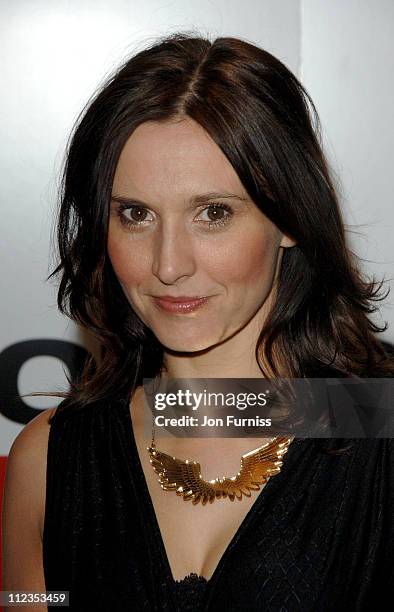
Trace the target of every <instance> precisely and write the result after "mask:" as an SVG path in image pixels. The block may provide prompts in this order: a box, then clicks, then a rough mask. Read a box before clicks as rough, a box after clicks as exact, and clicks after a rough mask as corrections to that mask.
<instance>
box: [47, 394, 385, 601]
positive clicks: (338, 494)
mask: <svg viewBox="0 0 394 612" xmlns="http://www.w3.org/2000/svg"><path fill="white" fill-rule="evenodd" d="M128 402H129V398H125V399H122V400H116V401H114V402H112V403H111V404H108V403H107V404H105V405H104V404H102V405H101V404H100V405H98V404H96V405H94V406H93V405H92V406H91V407H85V408H84V409H82V410H80V411H78V412H72V411H69V412H68V411H67V410H66V411H64V412H60V413H59V412H58V411H57V412H56V415H55V418H54V421H53V422H52V425H51V430H50V435H49V445H48V465H47V494H46V495H47V496H46V512H45V523H44V535H43V560H44V573H45V581H46V589H47V590H48V591H49V590H63V591H64V590H68V591H69V592H70V608H69V609H70V610H80V611H84V612H85V611H89V610H97V611H99V610H105V611H108V612H109V611H111V612H112V611H122V612H123V611H124V612H126V611H130V612H134V611H139V610H152V611H153V610H155V611H156V610H157V611H166V612H176V611H178V610H179V611H188V610H190V611H193V612H199V611H203V610H204V611H205V610H209V611H211V612H213V611H215V612H217V611H221V610H224V611H233V610H234V611H236V610H243V611H248V612H250V611H255V610H256V611H257V610H259V611H274V612H286V611H289V612H294V611H298V610H300V611H302V612H308V611H311V612H312V611H313V612H320V611H325V612H326V611H327V612H333V611H335V612H338V611H342V610H343V611H346V612H351V611H358V610H375V609H376V606H377V605H379V604H378V602H380V601H381V600H382V599H383V598H384V597H386V601H390V599H391V600H392V598H393V596H394V515H393V514H394V513H393V508H394V504H393V497H394V446H393V442H392V440H389V439H380V440H369V439H356V440H322V439H311V440H306V439H302V440H301V439H296V440H294V441H293V442H292V443H291V444H290V447H289V450H288V452H287V454H286V455H285V457H284V463H283V466H282V469H281V471H280V473H279V474H278V475H276V476H275V477H273V478H271V479H270V480H269V482H268V483H267V485H266V486H265V487H264V488H263V489H262V490H261V491H260V493H256V495H258V499H257V500H256V502H255V503H254V505H253V506H252V507H251V509H250V511H249V513H248V514H247V516H246V517H245V519H244V520H243V522H242V524H241V525H240V527H239V529H238V531H237V533H236V534H235V536H234V537H233V539H232V541H231V543H230V544H229V546H228V548H227V549H226V551H225V553H224V555H223V556H222V558H221V560H220V562H219V564H218V566H217V568H216V570H215V572H214V574H213V576H212V578H211V579H210V580H209V581H207V580H205V579H204V578H202V577H198V576H196V575H189V576H188V577H186V578H185V579H184V580H183V581H179V582H175V581H174V580H173V578H172V574H171V569H170V566H169V562H168V559H167V556H166V552H165V548H164V545H163V540H162V537H161V534H160V529H159V526H158V523H157V520H156V516H155V513H154V508H153V504H152V501H151V498H150V495H149V491H148V487H147V484H146V481H145V476H144V473H143V470H142V466H141V463H140V460H139V455H138V451H137V447H136V443H135V439H134V435H133V428H132V422H131V417H130V412H129V405H128ZM348 444H351V445H352V446H351V447H350V448H349V450H348V451H346V452H345V454H342V455H327V454H324V453H322V449H323V447H325V448H327V447H331V448H337V447H338V445H340V446H341V447H343V446H347V445H348ZM158 486H159V485H158ZM185 503H186V502H185ZM227 503H231V502H227ZM233 503H242V502H238V501H237V500H235V501H234V502H233ZM186 545H187V543H186V542H181V541H180V542H179V546H186ZM48 609H49V610H51V609H55V608H54V607H52V606H50V607H49V608H48ZM56 609H58V608H56Z"/></svg>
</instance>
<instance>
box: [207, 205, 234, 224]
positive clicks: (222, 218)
mask: <svg viewBox="0 0 394 612" xmlns="http://www.w3.org/2000/svg"><path fill="white" fill-rule="evenodd" d="M204 213H207V214H208V219H202V220H199V221H198V222H199V223H201V222H202V223H204V224H207V226H208V229H212V228H215V227H220V226H223V225H226V223H228V222H229V221H230V219H231V217H232V216H233V214H234V213H233V210H232V209H231V207H230V206H228V205H227V204H223V203H222V202H221V203H220V204H210V205H209V206H207V207H206V208H204V210H203V211H202V214H204Z"/></svg>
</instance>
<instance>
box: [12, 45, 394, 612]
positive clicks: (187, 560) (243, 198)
mask: <svg viewBox="0 0 394 612" xmlns="http://www.w3.org/2000/svg"><path fill="white" fill-rule="evenodd" d="M63 187H64V188H63V192H62V199H61V208H60V216H59V221H58V243H59V256H60V261H59V265H58V267H57V268H56V270H55V271H54V272H53V274H58V275H59V276H60V287H59V294H58V304H59V308H60V310H61V311H62V312H63V313H65V314H67V315H68V316H70V317H71V318H72V319H73V320H74V321H76V322H77V323H79V324H80V325H81V326H82V327H83V328H85V329H87V330H89V331H90V332H92V333H93V334H94V335H95V336H96V338H97V339H98V340H99V342H100V345H101V347H102V350H101V359H100V362H99V363H98V364H95V363H94V362H93V361H92V360H91V361H89V362H88V363H87V365H86V367H85V370H84V373H83V376H82V378H81V380H80V381H76V382H75V383H74V384H73V385H72V387H71V390H70V392H69V393H68V394H67V396H66V398H65V399H64V401H63V402H62V404H61V405H60V407H59V408H58V409H57V410H51V411H49V413H50V414H49V415H48V411H45V412H44V413H43V414H40V415H39V416H38V417H36V418H35V419H34V420H33V421H31V422H30V423H29V424H28V425H27V426H26V428H25V429H24V430H23V432H22V433H21V434H20V435H19V436H18V438H17V440H16V442H15V443H14V446H13V448H12V451H11V453H10V459H9V467H8V476H7V485H6V502H5V532H6V533H5V557H6V560H5V585H6V586H5V587H4V588H7V589H10V590H11V589H20V590H23V589H24V590H33V589H34V590H37V591H45V590H61V591H65V590H69V591H70V608H71V609H72V610H90V609H92V610H93V609H94V610H109V609H111V610H129V609H130V610H168V611H170V610H171V611H172V610H178V609H179V610H193V611H196V610H200V609H201V610H222V609H223V610H274V611H275V610H289V611H293V610H303V611H306V610H313V611H317V610H334V609H335V610H369V609H371V606H372V605H373V603H375V602H376V598H377V596H378V595H381V596H383V595H389V594H393V586H392V583H393V563H392V556H393V555H392V551H393V535H394V530H393V525H392V522H391V521H390V512H392V505H390V503H391V502H392V493H391V492H390V486H392V484H393V470H392V468H393V449H392V443H391V440H388V439H380V440H372V439H354V440H321V439H320V440H319V439H309V440H307V439H295V440H291V439H288V440H287V443H286V444H285V448H282V451H283V452H282V451H281V450H280V449H278V447H275V448H274V450H275V449H276V450H275V452H277V453H278V454H277V456H278V457H279V458H280V457H283V460H282V466H281V469H280V471H279V472H277V473H273V474H272V476H271V477H270V478H269V479H268V482H267V484H265V485H264V486H263V487H262V489H261V490H260V493H258V494H257V493H253V494H252V495H250V496H249V497H248V496H246V495H244V496H243V497H242V499H240V500H239V501H240V503H238V501H235V502H234V503H230V502H229V500H228V499H227V500H226V499H220V498H219V499H217V500H215V502H214V503H208V504H201V503H196V504H194V503H193V504H192V503H187V502H185V500H183V499H182V496H179V495H175V493H174V491H171V490H170V491H168V490H163V488H162V487H160V486H159V484H158V477H157V474H156V472H155V470H154V469H152V465H153V463H152V464H151V462H150V459H152V455H151V454H148V453H147V451H146V447H147V442H149V439H147V437H146V435H145V432H144V428H143V407H144V390H143V379H144V378H155V377H157V378H158V379H160V376H162V377H163V376H165V377H170V378H262V377H266V378H280V377H284V378H286V377H288V378H297V377H299V378H303V377H348V376H352V375H356V376H362V377H372V376H373V377H381V376H382V377H388V376H392V372H393V369H394V367H393V363H392V361H391V360H390V359H389V357H388V355H387V354H386V353H385V351H384V349H383V347H382V345H381V344H380V343H379V341H378V340H377V337H376V335H375V334H376V333H377V332H380V331H382V329H380V328H379V327H378V326H377V325H376V324H374V323H373V322H372V321H371V320H370V319H369V318H368V317H369V315H370V314H371V313H373V312H374V311H375V310H376V306H374V304H373V302H374V301H376V300H379V299H383V298H382V297H381V296H380V295H379V289H380V287H381V286H378V287H376V286H375V284H374V283H368V282H367V281H365V280H364V279H363V277H362V275H361V273H360V271H359V269H358V267H357V262H356V260H355V258H354V256H353V255H352V254H351V252H350V251H349V249H348V247H347V244H346V239H345V233H344V227H343V222H342V218H341V215H340V211H339V206H338V202H337V198H336V194H335V190H334V187H333V184H332V182H331V179H330V176H329V171H328V169H327V163H326V161H325V159H324V156H323V153H322V150H321V147H320V144H319V137H318V119H317V115H316V111H315V109H314V106H313V103H312V102H311V100H310V98H309V96H308V94H307V93H306V92H305V90H304V89H303V87H302V86H301V84H300V83H299V82H298V80H297V79H296V78H295V77H294V76H293V75H292V74H291V73H290V72H289V70H287V68H286V67H285V66H284V65H283V64H281V63H280V62H279V61H278V60H277V59H275V58H274V57H273V56H272V55H270V54H269V53H267V52H266V51H263V50H262V49H259V48H257V47H255V46H253V45H252V44H250V43H247V42H244V41H241V40H238V39H235V38H218V39H216V40H215V41H214V42H210V41H209V40H206V39H204V38H200V37H198V36H193V35H190V36H189V35H187V34H175V35H173V36H169V37H167V38H166V39H164V40H160V41H158V42H157V43H155V44H153V45H152V46H151V47H150V48H147V49H146V50H144V51H142V52H140V53H138V54H137V55H135V56H134V57H132V58H131V59H130V60H129V61H127V62H126V63H125V65H124V66H123V67H121V69H120V70H119V71H118V72H117V73H116V74H115V75H114V76H113V78H111V80H110V81H109V82H108V83H107V84H106V85H105V86H104V87H103V88H102V89H101V91H100V92H99V93H98V94H97V95H96V97H95V98H94V99H93V101H92V102H91V103H90V104H89V105H88V107H87V109H86V110H85V111H84V113H83V115H82V117H81V118H80V120H79V122H78V125H77V127H76V130H75V132H74V134H73V137H72V140H71V143H70V146H69V150H68V157H67V164H66V167H65V172H64V184H63ZM48 416H51V419H50V422H48ZM270 440H271V439H270V438H264V439H261V440H259V441H258V444H259V447H260V446H262V447H264V448H266V446H264V445H267V444H268V443H269V441H270ZM158 446H159V448H160V451H162V452H163V453H166V454H168V455H171V456H175V457H177V458H181V459H182V458H184V459H186V458H188V459H192V460H195V461H198V462H199V463H200V464H201V465H203V468H204V469H203V471H204V478H205V479H206V480H208V479H213V478H215V477H216V476H217V475H218V474H223V473H236V472H237V470H238V469H239V466H240V457H241V455H244V454H246V453H248V452H250V451H251V450H253V449H255V448H256V440H250V439H248V438H242V439H234V438H219V439H215V440H214V441H213V440H212V439H209V438H208V439H204V438H180V437H179V438H171V439H163V440H160V442H159V444H158ZM286 450H287V452H285V451H286ZM284 453H285V454H284ZM45 470H46V471H45ZM392 490H393V489H392V488H391V491H392ZM27 495H29V496H30V506H29V512H27V511H26V508H25V505H24V504H25V500H26V496H27ZM390 496H391V497H390ZM194 501H195V499H194ZM189 502H190V500H189ZM49 607H50V606H49ZM32 609H33V608H32ZM34 609H37V608H34ZM42 609H45V607H44V608H42Z"/></svg>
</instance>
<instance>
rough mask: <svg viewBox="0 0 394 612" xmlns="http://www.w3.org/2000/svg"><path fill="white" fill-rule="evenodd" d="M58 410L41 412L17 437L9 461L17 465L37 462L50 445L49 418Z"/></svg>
mask: <svg viewBox="0 0 394 612" xmlns="http://www.w3.org/2000/svg"><path fill="white" fill-rule="evenodd" d="M55 412H56V408H48V409H47V410H41V411H40V412H39V414H38V415H37V416H36V417H34V419H32V420H31V421H29V423H27V425H25V426H24V428H23V429H22V430H21V431H20V432H19V434H18V435H17V436H16V438H15V440H14V442H13V444H12V446H11V449H10V452H9V454H8V461H9V462H12V463H15V462H20V461H24V460H33V461H34V460H35V459H37V458H38V457H39V456H40V454H42V453H43V452H44V451H45V453H46V446H47V444H48V437H49V430H50V422H49V418H50V417H51V416H52V415H54V414H55Z"/></svg>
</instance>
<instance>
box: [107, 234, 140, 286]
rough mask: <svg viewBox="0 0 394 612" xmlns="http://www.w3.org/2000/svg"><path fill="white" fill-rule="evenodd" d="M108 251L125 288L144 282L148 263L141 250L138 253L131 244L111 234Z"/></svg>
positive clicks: (120, 281) (116, 273) (114, 268)
mask: <svg viewBox="0 0 394 612" xmlns="http://www.w3.org/2000/svg"><path fill="white" fill-rule="evenodd" d="M107 250H108V256H109V258H110V261H111V264H112V267H113V270H114V272H115V275H116V277H117V278H118V280H119V283H120V284H121V285H122V286H123V287H125V286H127V287H130V286H133V285H138V284H140V283H141V282H143V280H144V278H146V271H147V267H148V262H147V259H146V256H145V254H144V253H143V252H141V250H139V252H138V253H137V251H136V249H135V248H132V246H131V245H130V242H129V241H128V240H125V239H124V238H123V239H122V237H120V236H119V235H117V233H113V234H111V233H109V236H108V245H107Z"/></svg>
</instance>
